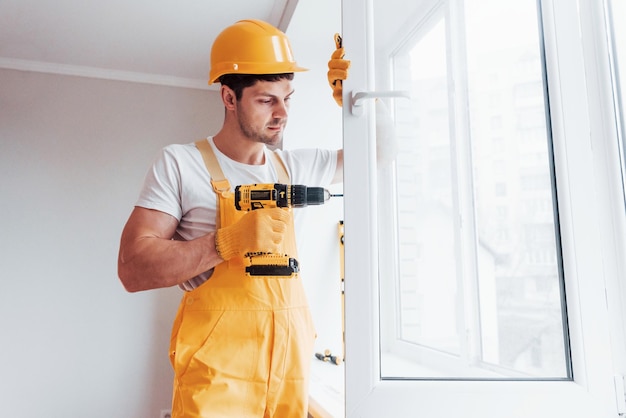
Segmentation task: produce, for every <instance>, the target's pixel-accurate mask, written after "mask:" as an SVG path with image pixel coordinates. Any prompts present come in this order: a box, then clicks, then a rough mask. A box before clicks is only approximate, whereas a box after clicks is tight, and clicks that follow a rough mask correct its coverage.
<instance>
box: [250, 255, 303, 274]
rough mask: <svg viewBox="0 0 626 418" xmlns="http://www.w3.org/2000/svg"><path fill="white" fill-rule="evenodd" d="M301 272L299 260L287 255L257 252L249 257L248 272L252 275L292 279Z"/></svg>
mask: <svg viewBox="0 0 626 418" xmlns="http://www.w3.org/2000/svg"><path fill="white" fill-rule="evenodd" d="M299 272H300V266H299V265H298V260H296V259H295V258H290V257H289V256H287V255H276V254H255V255H254V256H252V257H248V263H247V266H246V273H247V274H248V275H249V276H252V277H263V276H265V277H280V278H285V279H290V278H292V277H294V276H295V275H296V274H297V273H299Z"/></svg>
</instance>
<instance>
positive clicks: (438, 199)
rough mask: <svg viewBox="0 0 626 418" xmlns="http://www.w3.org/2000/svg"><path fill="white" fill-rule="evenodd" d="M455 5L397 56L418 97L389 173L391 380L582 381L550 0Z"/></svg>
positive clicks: (386, 283)
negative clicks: (549, 103) (548, 93)
mask: <svg viewBox="0 0 626 418" xmlns="http://www.w3.org/2000/svg"><path fill="white" fill-rule="evenodd" d="M377 3H380V2H377ZM449 7H450V8H449V9H446V8H444V7H441V8H440V9H439V11H438V12H433V11H432V10H431V11H429V13H428V14H427V15H428V18H426V19H423V20H421V19H417V20H416V23H415V25H417V27H416V28H415V30H411V31H406V35H405V37H404V42H402V43H401V47H397V48H395V49H394V48H387V49H389V50H393V51H394V52H393V53H391V54H390V55H388V56H386V57H384V59H390V58H391V62H392V66H393V74H392V78H393V86H394V89H398V90H408V91H410V92H411V97H412V99H411V100H410V104H409V103H400V101H397V103H395V106H394V116H395V120H396V127H397V137H398V141H399V149H400V155H399V157H398V159H397V162H396V165H395V172H393V173H390V172H388V171H387V172H382V173H381V179H380V184H381V185H382V188H385V184H389V185H391V184H393V187H392V186H389V188H392V189H393V190H394V191H395V192H394V196H393V200H394V202H395V205H390V204H388V203H386V202H381V203H380V209H379V213H380V216H381V219H382V220H381V225H383V227H382V229H383V230H385V229H386V228H391V229H393V230H394V231H395V234H394V235H393V236H391V235H390V237H391V238H392V239H393V240H394V241H395V245H389V243H387V242H385V237H386V236H387V235H385V234H384V233H383V234H382V235H381V236H382V237H383V238H382V239H381V243H382V245H381V249H380V251H381V263H380V264H381V275H380V276H381V289H383V288H384V289H386V288H391V287H392V288H393V289H394V292H389V291H386V290H384V289H383V290H381V297H382V300H381V304H382V306H383V307H382V311H384V313H382V314H381V335H382V338H383V341H382V343H381V346H382V347H381V349H382V358H381V374H382V376H383V378H418V379H420V378H423V379H429V378H470V379H472V378H478V379H479V378H490V379H492V378H495V379H500V378H504V379H518V378H519V379H535V378H541V379H568V378H570V377H571V372H570V361H569V355H568V351H569V350H568V344H567V341H568V339H567V330H566V327H565V325H564V324H565V320H564V318H565V315H564V312H565V311H564V302H563V299H564V298H563V286H562V277H561V269H560V248H559V245H558V242H559V241H558V224H557V221H558V219H557V218H558V217H557V216H556V214H557V210H556V209H557V208H556V205H555V203H554V202H555V190H554V181H553V180H554V178H553V170H552V164H551V148H550V137H549V128H548V126H547V117H546V114H547V113H546V101H545V98H544V91H545V86H544V82H543V76H542V56H541V48H540V39H539V28H538V18H537V8H536V7H537V6H536V2H535V1H531V0H523V1H522V0H519V1H518V0H516V1H504V2H503V1H501V0H467V1H464V2H460V1H459V2H451V3H450V6H449ZM450 16H453V17H452V18H451V17H450ZM451 19H454V22H455V25H456V26H455V27H454V28H453V29H451V26H450V25H451V23H450V20H451ZM379 50H382V48H379ZM377 59H382V58H381V57H380V56H377ZM381 200H387V199H386V198H385V199H381ZM385 225H386V226H385ZM392 251H393V252H394V253H395V254H391V252H392ZM389 260H394V261H389ZM390 262H391V263H393V262H395V263H396V264H397V268H396V269H393V268H391V267H388V266H387V264H386V263H390Z"/></svg>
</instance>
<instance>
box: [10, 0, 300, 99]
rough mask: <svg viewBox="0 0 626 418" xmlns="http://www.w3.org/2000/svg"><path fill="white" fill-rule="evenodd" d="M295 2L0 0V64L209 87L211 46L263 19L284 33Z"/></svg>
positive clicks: (59, 72) (83, 74) (274, 0)
mask: <svg viewBox="0 0 626 418" xmlns="http://www.w3.org/2000/svg"><path fill="white" fill-rule="evenodd" d="M297 2H298V0H228V1H216V0H132V1H128V0H106V1H101V0H55V1H45V0H2V1H0V68H9V69H17V70H26V71H39V72H48V73H55V74H70V75H79V76H87V77H97V78H108V79H117V80H127V81H136V82H147V83H155V84H165V85H175V86H183V87H194V88H208V86H207V74H208V71H209V55H210V49H211V44H212V42H213V39H214V38H215V37H216V36H217V34H218V33H219V32H220V31H221V30H222V29H223V28H224V27H226V26H228V25H230V24H232V23H234V22H236V21H238V20H240V19H247V18H256V19H262V20H265V21H267V22H269V23H272V24H273V25H275V26H277V27H279V28H280V29H282V30H283V31H286V29H287V26H288V25H289V22H290V20H291V17H292V15H293V12H294V10H295V7H296V5H297Z"/></svg>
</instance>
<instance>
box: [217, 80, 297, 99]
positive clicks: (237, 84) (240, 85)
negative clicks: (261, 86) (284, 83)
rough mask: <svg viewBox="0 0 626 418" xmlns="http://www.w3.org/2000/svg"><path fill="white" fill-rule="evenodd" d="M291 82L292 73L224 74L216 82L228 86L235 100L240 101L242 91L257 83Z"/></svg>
mask: <svg viewBox="0 0 626 418" xmlns="http://www.w3.org/2000/svg"><path fill="white" fill-rule="evenodd" d="M285 79H286V80H293V73H282V74H224V75H223V76H221V77H220V78H218V79H217V81H219V82H220V84H222V85H223V86H228V87H229V88H230V89H232V90H233V91H234V92H235V97H236V98H237V100H240V99H241V95H242V94H243V89H245V88H246V87H251V86H254V85H255V84H256V83H257V81H272V82H273V81H280V80H285Z"/></svg>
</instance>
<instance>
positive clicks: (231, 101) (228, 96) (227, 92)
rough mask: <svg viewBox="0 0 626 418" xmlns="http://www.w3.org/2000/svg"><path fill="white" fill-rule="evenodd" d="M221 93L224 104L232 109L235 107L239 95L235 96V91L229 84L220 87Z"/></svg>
mask: <svg viewBox="0 0 626 418" xmlns="http://www.w3.org/2000/svg"><path fill="white" fill-rule="evenodd" d="M220 93H221V94H222V102H223V103H224V106H225V107H226V109H228V110H232V109H234V108H235V104H236V102H237V97H236V96H235V92H234V91H233V89H231V88H230V87H228V86H222V88H221V89H220Z"/></svg>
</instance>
